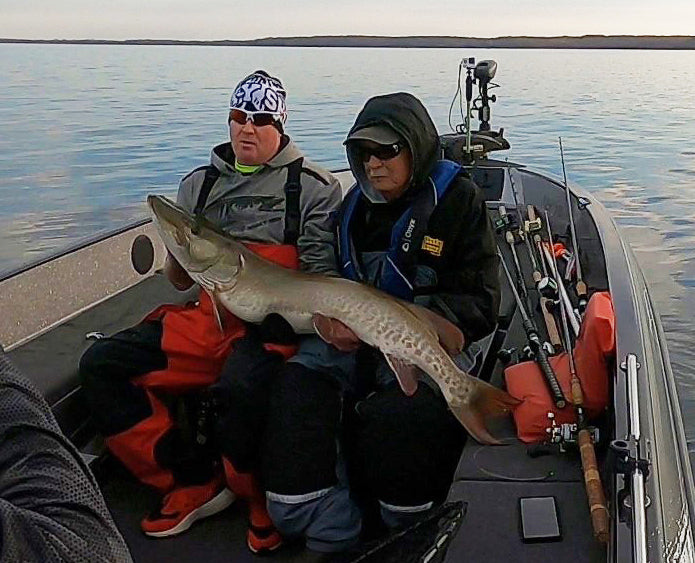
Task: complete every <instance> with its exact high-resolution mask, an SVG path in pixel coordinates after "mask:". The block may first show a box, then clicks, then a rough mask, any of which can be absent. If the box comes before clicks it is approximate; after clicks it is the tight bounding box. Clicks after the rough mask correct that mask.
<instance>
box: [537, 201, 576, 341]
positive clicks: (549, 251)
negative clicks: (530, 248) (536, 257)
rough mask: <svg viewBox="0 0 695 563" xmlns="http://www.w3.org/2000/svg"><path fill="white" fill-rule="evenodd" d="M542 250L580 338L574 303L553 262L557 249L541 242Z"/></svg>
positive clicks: (571, 323)
mask: <svg viewBox="0 0 695 563" xmlns="http://www.w3.org/2000/svg"><path fill="white" fill-rule="evenodd" d="M545 222H546V224H548V210H547V209H546V210H545ZM540 248H541V254H542V255H543V256H544V257H545V260H546V262H547V264H548V267H549V268H550V270H551V272H552V275H553V277H554V278H555V283H556V284H557V289H558V292H559V295H560V299H559V300H560V302H562V303H564V305H565V307H566V309H567V311H569V312H570V314H569V316H568V317H567V318H568V320H569V323H570V327H571V328H572V332H573V333H574V336H575V337H577V336H579V321H578V320H577V317H575V316H574V314H573V311H574V309H573V307H572V302H571V301H570V298H569V295H567V290H566V289H565V285H564V284H563V283H562V278H561V277H560V273H559V271H558V270H557V269H556V267H555V262H554V261H553V256H554V255H555V249H554V247H551V248H550V249H548V247H547V246H546V245H544V244H543V243H542V242H540Z"/></svg>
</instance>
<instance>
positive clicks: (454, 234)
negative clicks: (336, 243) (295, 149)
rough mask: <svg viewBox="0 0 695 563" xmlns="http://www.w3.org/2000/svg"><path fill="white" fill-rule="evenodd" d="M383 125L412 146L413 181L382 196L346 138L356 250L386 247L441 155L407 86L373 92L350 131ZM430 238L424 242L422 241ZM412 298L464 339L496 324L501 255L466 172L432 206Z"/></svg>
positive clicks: (434, 131)
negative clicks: (357, 194) (389, 197)
mask: <svg viewBox="0 0 695 563" xmlns="http://www.w3.org/2000/svg"><path fill="white" fill-rule="evenodd" d="M373 125H387V126H388V127H390V128H391V129H392V130H393V131H395V132H396V133H397V134H398V135H399V136H400V137H401V138H402V140H403V141H404V142H405V143H406V145H407V146H408V148H409V149H410V153H411V157H412V158H411V162H412V165H411V166H412V170H411V181H410V185H409V186H408V188H407V189H406V191H405V192H404V193H403V194H402V195H401V196H400V197H399V198H398V199H396V200H394V201H391V202H386V201H385V199H384V198H383V196H381V195H380V194H379V193H378V191H377V190H376V189H374V187H373V186H372V185H371V183H370V181H369V179H368V178H367V175H366V172H365V168H364V164H363V162H362V161H361V159H360V155H359V154H358V151H357V150H356V147H355V146H354V145H353V143H351V142H350V141H346V146H347V157H348V161H349V163H350V167H351V169H352V172H353V174H354V176H355V179H356V181H357V185H358V186H359V189H360V190H361V191H362V194H363V196H364V197H363V198H362V200H361V201H360V204H359V205H358V207H357V209H356V211H355V215H354V218H353V222H352V225H351V236H352V240H353V243H354V245H355V249H356V251H357V252H358V253H364V252H374V251H385V250H386V249H387V248H388V247H389V245H390V239H391V231H392V229H393V226H394V224H395V223H396V221H397V220H398V219H399V218H400V216H401V215H402V214H403V213H404V212H406V211H407V210H408V209H409V208H410V206H411V205H412V204H413V201H414V199H415V197H416V196H417V195H418V193H419V191H420V190H422V189H429V175H430V173H431V171H432V169H433V168H434V166H435V164H436V163H437V161H438V159H439V158H440V152H441V151H440V143H439V135H438V133H437V129H436V127H435V125H434V123H433V122H432V119H431V118H430V116H429V114H428V113H427V110H426V109H425V107H424V106H423V105H422V103H421V102H420V101H419V100H418V99H417V98H415V97H414V96H413V95H411V94H408V93H403V92H401V93H396V94H387V95H384V96H377V97H374V98H371V99H370V100H369V101H367V103H366V104H365V106H364V108H363V109H362V111H361V112H360V113H359V115H358V116H357V119H356V121H355V124H354V125H353V127H352V129H351V130H350V133H349V134H348V138H349V136H350V135H351V134H352V133H353V132H355V131H358V130H359V129H363V128H365V127H369V126H373ZM425 241H427V243H426V242H425ZM415 261H416V264H417V275H416V279H415V280H411V281H413V282H414V286H415V292H414V293H415V301H416V302H417V303H420V304H422V305H425V306H427V307H428V308H430V309H432V310H434V311H436V312H438V313H439V314H441V315H442V316H444V317H446V318H448V319H449V320H451V321H452V322H454V323H455V324H457V325H458V326H459V328H461V330H462V331H463V333H464V335H465V337H466V342H467V343H470V342H471V341H473V340H477V339H479V338H482V337H483V336H485V335H486V334H488V333H489V332H491V331H492V329H493V328H494V326H495V321H496V318H497V312H498V308H499V301H500V287H499V276H498V267H499V265H498V259H497V253H496V248H495V239H494V235H493V231H492V227H491V225H490V222H489V220H488V216H487V209H486V206H485V201H484V199H483V196H482V193H481V191H480V190H479V189H478V188H477V187H476V186H475V184H474V183H473V182H472V181H471V180H470V178H469V177H468V175H467V174H466V173H465V172H463V171H462V172H461V173H460V174H459V175H458V176H457V177H456V178H454V180H453V181H452V182H451V184H450V185H449V188H448V189H447V191H446V193H445V194H444V196H443V197H442V198H441V199H440V200H439V201H438V203H437V205H436V206H435V208H434V210H433V211H432V213H431V215H430V217H429V220H428V222H427V227H426V229H425V232H424V238H423V244H422V247H421V248H420V249H419V250H418V251H417V255H416V260H415Z"/></svg>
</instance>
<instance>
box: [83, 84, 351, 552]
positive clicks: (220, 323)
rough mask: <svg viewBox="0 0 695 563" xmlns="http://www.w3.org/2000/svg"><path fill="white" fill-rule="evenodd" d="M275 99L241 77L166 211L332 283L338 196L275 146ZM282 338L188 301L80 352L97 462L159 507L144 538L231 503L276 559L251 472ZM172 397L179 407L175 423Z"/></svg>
mask: <svg viewBox="0 0 695 563" xmlns="http://www.w3.org/2000/svg"><path fill="white" fill-rule="evenodd" d="M286 96H287V94H286V92H285V89H284V88H283V85H282V83H281V81H280V80H279V79H278V78H275V77H273V76H270V75H269V74H268V73H266V72H265V71H262V70H258V71H256V72H254V73H252V74H251V75H249V76H247V77H246V78H244V79H243V80H242V81H241V82H240V83H239V84H238V85H237V86H236V88H235V89H234V92H233V93H232V96H231V100H230V104H229V114H228V120H227V121H228V125H229V133H230V142H225V143H223V144H221V145H218V146H216V147H215V148H214V149H213V150H212V157H211V162H210V164H209V165H207V166H202V167H200V168H196V169H195V170H193V171H192V172H191V173H189V174H188V175H187V176H185V177H184V178H183V179H182V180H181V183H180V185H179V191H178V197H177V201H178V203H179V204H180V205H181V206H183V207H184V208H186V209H187V210H189V211H190V212H193V213H196V214H199V215H203V216H204V217H205V218H206V219H208V220H210V221H212V222H213V223H214V224H216V225H217V226H218V227H220V228H222V229H223V230H224V231H225V232H227V233H229V234H230V235H231V236H233V237H234V238H236V239H240V240H243V241H248V243H247V244H248V246H249V247H250V248H251V249H252V250H254V251H255V252H256V253H258V254H260V255H262V256H264V257H265V258H267V259H269V260H272V261H274V262H277V263H279V264H282V265H283V266H286V267H290V268H298V269H300V270H303V271H308V272H322V273H328V274H331V273H335V271H336V267H335V257H334V252H333V233H332V214H333V212H334V211H335V210H336V208H337V207H338V205H339V203H340V186H339V184H338V181H337V180H336V179H335V178H334V177H333V176H331V175H330V174H329V173H328V172H326V171H325V170H323V169H322V168H319V167H318V166H316V165H314V164H313V163H311V162H309V161H308V160H307V159H305V158H304V157H303V156H302V154H301V152H300V151H299V149H298V148H297V146H296V145H295V144H294V143H293V142H292V141H291V140H290V138H289V137H288V136H287V135H286V133H285V123H286V120H287V108H286ZM165 273H166V275H167V277H168V279H169V280H170V281H171V283H172V284H174V286H175V287H176V288H178V289H180V290H187V289H189V288H191V286H192V285H193V281H192V280H191V278H190V277H189V276H188V274H187V273H186V271H185V270H184V269H183V268H181V266H180V265H179V264H178V263H177V262H176V260H175V259H174V258H173V256H171V255H169V256H168V257H167V260H166V265H165ZM288 326H289V325H287V324H286V323H284V321H282V319H279V318H277V317H270V318H268V319H266V320H265V321H264V322H263V323H261V325H260V326H259V325H255V326H254V325H250V324H247V323H244V322H243V321H241V320H240V319H238V318H236V317H234V316H233V315H231V314H230V313H228V312H227V311H225V310H223V309H221V308H218V307H217V305H216V304H215V303H213V302H212V301H211V299H210V297H209V296H208V295H207V293H205V292H200V295H199V301H197V302H196V303H195V304H193V305H191V304H188V305H185V306H180V305H164V306H162V307H160V308H158V309H156V310H155V311H153V312H152V313H150V315H148V316H147V317H146V319H145V320H144V321H143V322H142V323H141V324H139V325H137V326H135V327H133V328H130V329H127V330H125V331H122V332H120V333H117V334H115V335H113V336H111V337H108V338H103V339H101V340H98V341H97V342H95V343H94V344H93V345H92V346H91V347H90V348H89V349H88V350H87V351H86V352H85V354H84V356H83V357H82V360H81V362H80V375H81V377H82V382H83V387H84V390H85V395H86V398H87V401H88V403H89V405H90V408H91V411H92V417H93V419H94V422H95V423H96V425H97V427H98V429H99V430H100V431H101V432H102V433H103V434H104V436H105V437H106V444H107V446H108V448H109V450H110V451H111V452H112V453H113V454H114V455H115V456H116V457H117V458H119V459H120V460H121V461H122V462H123V464H124V465H125V466H126V467H127V468H128V469H129V470H130V471H131V472H132V473H133V474H134V475H135V476H136V477H137V478H138V479H139V480H140V481H142V482H143V483H146V484H148V485H151V486H153V487H155V488H156V489H158V490H159V491H160V492H161V493H162V494H163V495H164V496H163V500H162V502H161V505H160V506H158V507H157V509H156V510H154V511H153V512H152V513H151V514H149V515H148V516H146V517H145V518H144V519H143V521H142V529H143V531H144V532H145V533H146V534H147V535H149V536H154V537H166V536H171V535H174V534H178V533H181V532H183V531H185V530H187V529H188V528H189V527H190V526H191V524H193V522H195V521H196V520H199V519H201V518H204V517H206V516H210V515H212V514H215V513H217V512H219V511H220V510H223V509H224V508H226V507H227V506H229V504H231V502H233V500H234V498H235V496H239V497H243V498H245V499H246V500H247V501H248V505H249V512H250V515H249V530H248V534H247V543H248V546H249V548H250V549H251V550H252V551H254V552H261V551H272V550H273V549H275V548H277V547H279V545H280V543H281V538H280V536H279V534H278V533H277V532H276V531H275V529H274V528H273V526H272V522H271V520H270V518H269V517H268V514H267V512H266V508H265V498H264V493H263V491H262V490H261V489H260V487H259V486H258V483H257V481H256V479H255V477H254V473H255V470H256V468H257V464H258V456H259V454H258V441H259V440H260V438H259V436H260V433H261V432H262V427H263V423H264V412H265V411H264V409H265V408H266V407H267V405H266V401H267V395H268V393H267V385H268V383H269V380H270V378H271V377H272V375H273V374H274V373H276V372H277V371H278V367H279V365H280V364H281V363H282V362H283V361H284V359H286V358H288V357H289V356H291V355H292V354H293V353H294V352H295V350H296V346H295V345H294V344H295V339H296V337H295V335H294V333H293V332H292V330H291V329H288ZM172 398H173V402H174V403H176V402H177V401H178V403H179V404H184V405H185V408H183V409H179V410H182V411H183V412H184V413H186V414H187V416H186V419H187V423H186V424H182V423H181V421H180V420H179V419H178V418H176V417H175V416H174V415H175V411H174V409H173V408H172V407H171V406H169V405H171V404H172ZM191 405H192V406H191ZM211 411H214V412H213V416H211V415H210V412H211ZM177 412H178V411H177ZM215 413H217V414H221V415H223V416H216V415H215ZM179 418H180V417H179ZM191 429H192V430H191ZM220 454H222V455H221V458H220Z"/></svg>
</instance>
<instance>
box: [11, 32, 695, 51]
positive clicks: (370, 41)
mask: <svg viewBox="0 0 695 563" xmlns="http://www.w3.org/2000/svg"><path fill="white" fill-rule="evenodd" d="M0 43H21V44H26V43H38V44H61V45H62V44H67V45H193V46H198V45H199V46H218V47H391V48H408V47H413V48H435V49H437V48H439V49H441V48H449V49H451V48H467V49H645V50H653V49H659V50H664V49H665V50H695V36H692V35H668V36H661V35H582V36H558V37H528V36H518V37H491V38H484V37H452V36H408V37H387V36H372V35H369V36H368V35H341V36H337V35H321V36H311V37H264V38H261V39H244V40H219V41H196V40H174V39H127V40H111V39H9V38H0Z"/></svg>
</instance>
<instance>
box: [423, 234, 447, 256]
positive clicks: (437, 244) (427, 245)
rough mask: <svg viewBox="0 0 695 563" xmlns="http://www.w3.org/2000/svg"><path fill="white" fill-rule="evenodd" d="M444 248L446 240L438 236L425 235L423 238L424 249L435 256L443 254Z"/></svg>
mask: <svg viewBox="0 0 695 563" xmlns="http://www.w3.org/2000/svg"><path fill="white" fill-rule="evenodd" d="M443 249H444V241H443V240H439V239H438V238H432V237H428V236H427V235H425V238H424V239H422V250H424V251H425V252H429V253H430V254H432V255H434V256H441V255H442V250H443Z"/></svg>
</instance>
